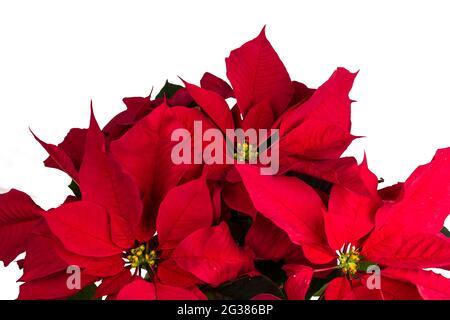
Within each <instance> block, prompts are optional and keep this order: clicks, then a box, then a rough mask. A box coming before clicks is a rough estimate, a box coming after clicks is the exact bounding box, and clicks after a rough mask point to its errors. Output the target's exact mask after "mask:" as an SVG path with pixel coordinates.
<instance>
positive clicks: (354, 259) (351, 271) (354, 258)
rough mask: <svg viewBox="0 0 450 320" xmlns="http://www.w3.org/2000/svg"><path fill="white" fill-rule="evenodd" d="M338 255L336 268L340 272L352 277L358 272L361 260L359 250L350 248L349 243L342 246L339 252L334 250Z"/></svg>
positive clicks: (353, 247)
mask: <svg viewBox="0 0 450 320" xmlns="http://www.w3.org/2000/svg"><path fill="white" fill-rule="evenodd" d="M336 253H337V255H338V259H337V266H338V269H340V270H341V271H342V273H344V274H346V275H348V276H349V277H352V276H353V275H355V274H356V273H357V272H358V270H359V266H360V263H361V260H362V257H361V255H360V253H359V250H358V249H357V248H356V247H355V246H352V244H351V243H349V244H348V245H347V247H346V246H345V245H343V246H342V248H341V250H336Z"/></svg>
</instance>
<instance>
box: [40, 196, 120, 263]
mask: <svg viewBox="0 0 450 320" xmlns="http://www.w3.org/2000/svg"><path fill="white" fill-rule="evenodd" d="M45 219H46V221H47V223H48V225H49V227H50V230H51V231H52V233H53V234H54V235H55V236H56V237H57V238H59V240H61V242H62V243H63V244H64V246H65V248H67V250H69V251H72V252H74V253H76V254H80V255H85V256H90V257H107V256H112V255H116V254H120V253H121V252H122V250H121V249H120V248H118V247H117V246H115V245H114V244H113V242H112V241H111V231H110V224H109V217H108V214H107V212H106V210H105V209H103V208H102V207H100V206H99V205H97V204H94V203H92V202H88V201H79V202H72V203H68V204H64V205H62V206H60V207H59V208H57V209H54V210H51V211H49V212H48V213H47V214H46V215H45Z"/></svg>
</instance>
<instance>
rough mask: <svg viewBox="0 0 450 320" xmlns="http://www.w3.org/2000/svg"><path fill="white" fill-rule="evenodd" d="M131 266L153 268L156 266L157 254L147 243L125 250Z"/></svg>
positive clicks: (148, 269)
mask: <svg viewBox="0 0 450 320" xmlns="http://www.w3.org/2000/svg"><path fill="white" fill-rule="evenodd" d="M126 258H127V260H128V262H129V263H130V265H131V267H132V268H136V269H146V270H147V271H150V270H153V269H154V268H155V267H156V261H157V260H158V256H157V253H156V251H155V250H152V249H150V248H149V246H148V245H146V244H142V245H140V246H138V247H136V248H133V249H131V250H130V251H128V252H127V256H126Z"/></svg>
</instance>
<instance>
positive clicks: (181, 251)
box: [172, 222, 253, 286]
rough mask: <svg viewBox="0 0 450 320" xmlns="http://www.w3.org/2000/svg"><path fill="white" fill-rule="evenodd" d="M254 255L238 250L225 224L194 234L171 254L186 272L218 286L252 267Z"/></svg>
mask: <svg viewBox="0 0 450 320" xmlns="http://www.w3.org/2000/svg"><path fill="white" fill-rule="evenodd" d="M252 258H253V257H252V256H251V255H250V252H248V251H247V250H243V249H241V248H238V247H237V245H236V244H235V243H234V240H233V238H232V237H231V234H230V231H229V229H228V227H227V225H226V223H224V222H222V223H221V224H220V225H219V226H216V227H209V228H204V229H200V230H197V231H195V232H194V233H192V234H191V235H190V236H188V237H187V238H186V239H184V240H183V241H182V242H181V243H180V244H179V245H178V247H177V248H176V249H175V251H174V252H173V254H172V259H174V260H175V261H176V263H177V264H178V265H179V266H180V267H181V268H183V269H185V270H187V271H189V272H190V273H192V274H194V275H195V276H196V277H198V278H199V279H201V280H203V281H205V282H206V283H208V284H211V285H213V286H217V285H219V284H221V283H223V282H225V281H228V280H232V279H234V278H236V277H237V276H238V275H240V274H242V273H244V272H247V271H249V270H250V269H251V268H252V265H253V262H252Z"/></svg>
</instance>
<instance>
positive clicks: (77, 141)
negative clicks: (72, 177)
mask: <svg viewBox="0 0 450 320" xmlns="http://www.w3.org/2000/svg"><path fill="white" fill-rule="evenodd" d="M85 141H86V129H79V128H73V129H70V131H69V133H67V135H66V136H65V138H64V140H63V141H62V142H61V143H60V144H58V148H59V149H61V150H62V151H64V152H65V153H66V154H67V155H68V156H69V158H70V160H72V163H73V165H74V167H75V169H76V170H79V169H80V166H81V161H82V160H83V155H84V144H85ZM44 164H45V166H47V167H50V168H55V169H61V168H60V167H59V166H58V164H57V163H56V162H55V160H53V158H52V157H48V158H47V159H46V160H45V161H44Z"/></svg>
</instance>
